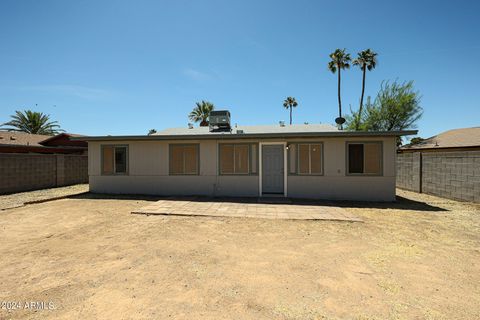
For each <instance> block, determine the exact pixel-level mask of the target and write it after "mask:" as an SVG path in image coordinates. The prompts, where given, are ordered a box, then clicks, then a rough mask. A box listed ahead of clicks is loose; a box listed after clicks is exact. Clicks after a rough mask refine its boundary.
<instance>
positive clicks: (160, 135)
mask: <svg viewBox="0 0 480 320" xmlns="http://www.w3.org/2000/svg"><path fill="white" fill-rule="evenodd" d="M416 133H417V131H416V130H412V131H343V130H338V129H337V128H336V127H334V126H332V125H329V124H294V125H287V124H286V125H285V126H280V125H260V126H236V127H234V128H232V131H227V132H225V131H223V132H222V131H214V132H210V131H209V128H208V127H194V128H188V127H187V128H171V129H165V130H162V131H159V132H157V133H154V134H152V135H137V136H135V135H134V136H95V137H82V138H81V139H82V140H85V141H113V140H116V141H120V140H188V139H199V140H203V139H258V138H302V137H336V136H340V137H366V136H402V135H413V134H416ZM79 139H80V138H72V140H79Z"/></svg>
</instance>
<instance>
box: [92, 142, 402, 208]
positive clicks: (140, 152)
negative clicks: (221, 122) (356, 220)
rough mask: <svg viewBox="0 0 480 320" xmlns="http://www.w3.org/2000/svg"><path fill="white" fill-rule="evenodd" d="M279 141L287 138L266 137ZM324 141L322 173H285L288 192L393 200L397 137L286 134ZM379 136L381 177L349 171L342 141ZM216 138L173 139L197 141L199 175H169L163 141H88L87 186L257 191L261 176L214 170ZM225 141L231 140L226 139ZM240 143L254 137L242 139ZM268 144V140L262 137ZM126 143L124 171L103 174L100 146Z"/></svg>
mask: <svg viewBox="0 0 480 320" xmlns="http://www.w3.org/2000/svg"><path fill="white" fill-rule="evenodd" d="M269 141H271V142H279V141H285V140H279V139H276V140H269ZM307 141H315V142H322V143H323V146H324V151H323V159H324V175H322V176H299V175H288V177H287V192H288V196H289V197H299V198H319V199H349V200H376V201H392V200H394V199H395V156H396V152H395V151H396V150H395V149H396V148H395V138H394V137H385V138H321V139H289V140H287V143H288V142H307ZM347 141H382V143H383V175H382V176H347V175H346V174H345V171H346V142H347ZM221 142H225V141H220V140H204V141H198V140H189V141H181V142H180V141H178V142H174V143H199V144H200V175H198V176H169V175H168V171H169V164H168V159H169V156H168V149H169V147H168V146H169V142H165V141H115V142H111V143H110V142H89V148H88V152H89V157H88V159H89V177H90V190H91V191H92V192H98V193H128V194H155V195H209V196H212V195H213V196H258V194H259V176H258V175H249V176H221V175H218V174H217V172H218V164H217V162H218V148H217V145H218V143H221ZM228 142H233V141H232V140H228ZM241 142H258V141H252V140H241ZM262 142H263V143H266V142H268V141H262ZM105 144H116V145H118V144H124V145H128V146H129V155H128V158H129V161H128V172H129V174H128V175H119V176H102V175H101V155H100V150H101V145H105Z"/></svg>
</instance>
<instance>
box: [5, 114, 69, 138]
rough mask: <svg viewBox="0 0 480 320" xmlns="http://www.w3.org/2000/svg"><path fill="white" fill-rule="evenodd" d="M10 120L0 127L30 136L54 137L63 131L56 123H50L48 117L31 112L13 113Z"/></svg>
mask: <svg viewBox="0 0 480 320" xmlns="http://www.w3.org/2000/svg"><path fill="white" fill-rule="evenodd" d="M10 117H11V118H12V120H10V121H9V122H6V123H4V124H2V125H1V126H2V127H3V126H10V127H12V128H7V130H9V131H20V132H26V133H32V134H45V135H55V134H58V133H59V132H63V131H64V130H62V129H60V126H59V125H58V122H57V121H50V115H47V114H43V113H42V112H35V111H31V110H24V111H23V112H22V111H15V114H14V115H12V116H10Z"/></svg>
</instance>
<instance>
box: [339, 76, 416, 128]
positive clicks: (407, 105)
mask: <svg viewBox="0 0 480 320" xmlns="http://www.w3.org/2000/svg"><path fill="white" fill-rule="evenodd" d="M420 100H421V96H420V93H419V92H418V91H416V90H415V88H414V86H413V81H409V82H403V83H398V82H397V81H394V82H392V83H390V82H389V81H383V82H382V85H381V88H380V91H379V92H378V94H377V97H376V98H375V100H374V101H373V102H372V101H371V99H370V97H368V98H367V101H366V104H365V112H364V113H363V114H362V115H359V114H358V113H356V112H353V114H352V115H351V116H349V117H348V119H347V128H348V129H349V130H355V128H356V125H357V123H356V119H357V118H359V119H360V124H359V126H358V127H359V128H360V129H361V130H366V131H398V130H406V129H414V128H416V122H417V121H418V120H419V119H420V118H421V117H422V114H423V109H422V107H421V106H420Z"/></svg>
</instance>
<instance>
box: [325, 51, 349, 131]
mask: <svg viewBox="0 0 480 320" xmlns="http://www.w3.org/2000/svg"><path fill="white" fill-rule="evenodd" d="M345 51H346V49H343V50H342V49H337V50H335V51H334V52H332V53H331V54H330V59H332V61H330V62H329V63H328V69H329V70H330V71H331V72H332V73H335V72H337V71H338V114H339V116H338V118H337V119H335V122H336V123H337V124H338V125H340V129H343V124H344V123H345V119H344V118H342V98H341V97H340V96H341V95H340V82H341V75H340V71H341V70H342V69H348V68H350V64H349V62H350V54H349V53H346V52H345Z"/></svg>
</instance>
